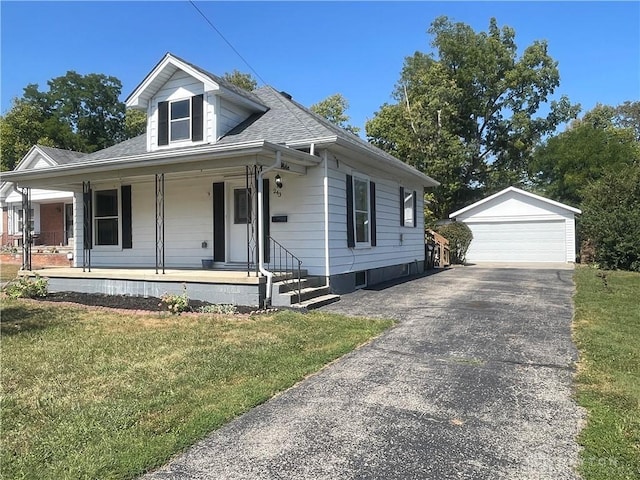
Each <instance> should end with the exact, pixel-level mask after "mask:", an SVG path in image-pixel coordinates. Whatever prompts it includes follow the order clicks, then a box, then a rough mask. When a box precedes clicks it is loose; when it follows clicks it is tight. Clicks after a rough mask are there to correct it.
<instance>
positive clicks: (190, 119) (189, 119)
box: [167, 97, 193, 145]
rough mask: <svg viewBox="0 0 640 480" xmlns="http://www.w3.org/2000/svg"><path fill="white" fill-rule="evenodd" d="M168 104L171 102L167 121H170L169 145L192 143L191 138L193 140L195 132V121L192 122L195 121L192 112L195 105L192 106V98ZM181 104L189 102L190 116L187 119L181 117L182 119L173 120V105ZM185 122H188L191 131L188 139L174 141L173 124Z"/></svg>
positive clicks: (172, 101) (180, 99)
mask: <svg viewBox="0 0 640 480" xmlns="http://www.w3.org/2000/svg"><path fill="white" fill-rule="evenodd" d="M168 102H169V111H168V118H167V121H168V128H169V145H171V144H177V143H183V142H191V141H192V140H191V138H192V135H193V132H192V131H191V130H192V121H193V120H192V119H193V112H192V110H193V105H192V102H193V100H192V99H191V97H188V98H179V99H176V100H169V101H168ZM179 102H187V105H188V108H189V115H188V116H186V117H180V118H177V119H173V118H171V116H172V115H171V113H172V109H173V105H174V104H175V103H179ZM185 120H186V121H187V124H188V125H189V130H188V131H189V133H188V135H187V137H186V138H180V139H177V140H173V138H172V134H173V124H174V123H175V122H184V121H185Z"/></svg>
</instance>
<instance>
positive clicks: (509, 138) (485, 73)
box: [366, 17, 578, 216]
mask: <svg viewBox="0 0 640 480" xmlns="http://www.w3.org/2000/svg"><path fill="white" fill-rule="evenodd" d="M428 33H429V34H430V35H431V36H432V42H431V45H432V47H433V49H434V50H435V52H436V53H435V54H426V53H422V52H416V53H415V54H414V55H413V56H411V57H407V58H406V59H405V63H404V67H403V69H402V72H401V75H400V80H399V81H398V83H397V84H396V87H395V90H394V92H393V98H394V100H395V103H392V104H385V105H383V106H382V107H381V108H380V110H379V111H378V112H376V114H375V117H374V118H373V119H372V120H370V121H369V122H367V124H366V132H367V137H368V139H369V141H370V142H372V143H373V144H374V145H377V146H379V147H380V148H383V149H385V150H387V151H389V152H390V153H393V154H395V155H397V156H399V157H400V158H402V159H403V160H405V161H406V162H408V163H409V164H411V165H413V166H415V167H416V168H418V169H420V170H422V171H424V172H425V173H428V174H429V175H431V176H433V177H435V178H436V179H438V180H439V181H440V182H441V183H442V185H441V186H440V187H438V189H437V190H436V199H437V212H436V213H437V214H439V215H440V216H445V215H446V214H447V213H449V212H450V211H451V210H454V209H456V208H458V207H461V206H463V205H465V204H468V203H470V202H471V201H474V200H476V199H478V198H480V197H481V196H483V195H485V194H487V193H491V192H493V191H496V190H498V189H500V188H503V187H505V186H508V185H511V184H518V183H520V182H522V181H523V179H525V178H526V174H527V171H528V162H529V159H530V157H531V154H532V151H533V147H534V145H535V144H536V142H537V141H538V140H539V139H540V138H541V137H542V136H544V135H546V134H548V133H550V132H553V131H554V130H555V129H556V127H557V126H558V125H559V124H561V123H563V122H565V121H567V120H569V119H571V118H574V117H575V116H576V115H577V112H578V108H577V107H574V106H572V105H571V104H570V102H569V100H568V99H567V98H566V97H562V98H561V99H560V100H559V101H552V102H550V104H549V113H548V114H547V115H546V116H544V117H540V116H536V115H537V114H538V112H539V110H540V109H541V107H542V106H543V105H544V104H546V103H547V102H548V99H549V96H550V95H551V94H553V93H554V91H555V88H556V87H557V86H558V85H559V82H560V77H559V73H558V66H557V62H555V61H554V60H553V59H552V58H551V57H550V56H549V54H548V52H547V44H546V42H543V41H535V42H533V44H531V45H529V46H528V47H526V48H525V49H524V51H523V53H522V55H520V56H518V47H517V45H516V43H515V31H514V30H513V29H512V28H510V27H507V26H505V27H502V28H499V27H498V24H497V21H496V20H495V19H494V18H492V19H491V20H490V22H489V28H488V31H487V32H480V33H476V32H475V31H474V30H473V29H472V28H471V27H470V26H468V25H466V24H464V23H454V22H452V21H450V20H449V19H448V18H447V17H439V18H437V19H436V20H435V21H434V22H433V23H432V24H431V27H430V29H429V30H428Z"/></svg>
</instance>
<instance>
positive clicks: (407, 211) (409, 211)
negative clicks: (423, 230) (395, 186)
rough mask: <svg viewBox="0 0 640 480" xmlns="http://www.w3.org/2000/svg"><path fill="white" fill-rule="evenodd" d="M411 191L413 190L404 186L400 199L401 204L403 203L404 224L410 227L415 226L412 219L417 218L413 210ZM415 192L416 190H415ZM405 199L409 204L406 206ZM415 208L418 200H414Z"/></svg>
mask: <svg viewBox="0 0 640 480" xmlns="http://www.w3.org/2000/svg"><path fill="white" fill-rule="evenodd" d="M413 193H414V190H413V189H410V188H407V187H404V198H403V199H402V205H403V209H402V211H403V215H404V226H405V227H410V228H413V227H415V225H414V223H413V219H414V218H415V219H417V218H418V217H417V212H415V211H414V209H413V205H414V201H413ZM416 193H417V192H416ZM407 201H408V202H409V206H408V207H407ZM415 205H416V208H417V205H418V202H417V200H416V202H415ZM407 215H408V216H407Z"/></svg>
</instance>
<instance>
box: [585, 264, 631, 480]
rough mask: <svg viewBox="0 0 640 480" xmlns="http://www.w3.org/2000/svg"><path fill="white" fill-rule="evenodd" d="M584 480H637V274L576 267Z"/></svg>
mask: <svg viewBox="0 0 640 480" xmlns="http://www.w3.org/2000/svg"><path fill="white" fill-rule="evenodd" d="M575 282H576V294H575V297H574V301H575V306H576V316H575V322H574V339H575V341H576V344H577V346H578V349H579V350H580V363H579V366H578V375H577V377H576V381H577V399H578V402H579V403H580V405H582V406H583V407H585V408H586V409H587V411H588V422H587V426H586V427H585V428H584V430H583V431H582V432H581V434H580V436H579V438H578V441H579V443H580V444H581V445H582V446H583V447H584V448H583V451H582V466H581V469H580V473H581V474H582V475H583V477H584V479H585V480H595V479H634V480H636V479H638V478H640V274H638V273H630V272H608V271H600V270H595V269H590V268H586V267H583V268H576V271H575Z"/></svg>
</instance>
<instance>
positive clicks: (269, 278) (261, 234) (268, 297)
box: [258, 150, 282, 305]
mask: <svg viewBox="0 0 640 480" xmlns="http://www.w3.org/2000/svg"><path fill="white" fill-rule="evenodd" d="M281 165H282V152H280V150H278V151H276V161H275V163H274V164H273V165H271V166H269V167H267V168H265V169H264V170H261V171H260V172H258V270H260V273H261V274H262V275H264V276H265V277H267V292H266V298H265V305H270V304H271V287H272V285H273V273H272V272H270V271H268V270H267V269H265V268H264V214H263V210H264V204H263V200H262V195H263V194H264V192H263V185H262V179H263V177H264V175H265V174H266V173H268V172H270V171H271V170H273V169H276V168H280V166H281Z"/></svg>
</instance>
